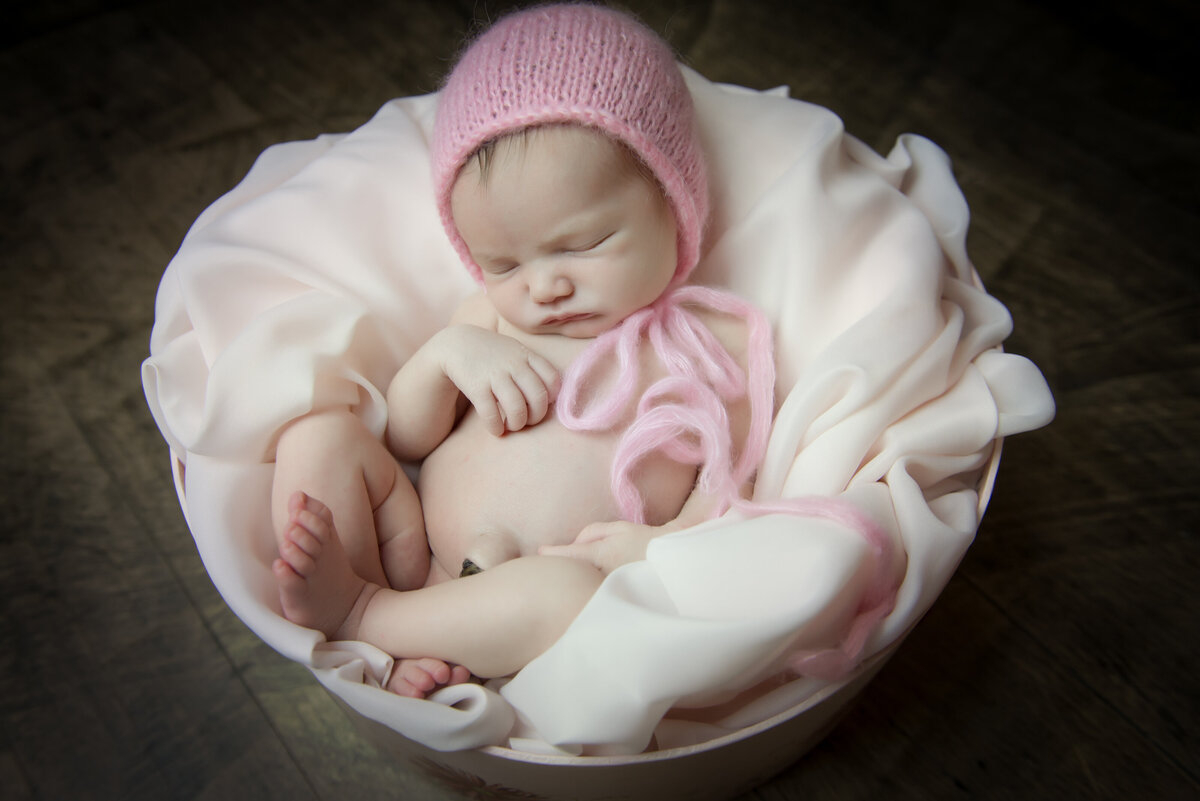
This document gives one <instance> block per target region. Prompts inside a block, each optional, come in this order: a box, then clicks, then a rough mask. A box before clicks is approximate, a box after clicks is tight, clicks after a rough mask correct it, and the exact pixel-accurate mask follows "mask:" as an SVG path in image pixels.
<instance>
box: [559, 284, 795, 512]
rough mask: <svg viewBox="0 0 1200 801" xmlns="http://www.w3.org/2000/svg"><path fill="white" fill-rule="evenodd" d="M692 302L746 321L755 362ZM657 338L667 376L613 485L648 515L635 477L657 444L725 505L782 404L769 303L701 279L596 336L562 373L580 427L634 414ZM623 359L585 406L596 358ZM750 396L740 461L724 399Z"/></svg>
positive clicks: (574, 424) (643, 412) (645, 407)
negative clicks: (728, 344) (760, 305)
mask: <svg viewBox="0 0 1200 801" xmlns="http://www.w3.org/2000/svg"><path fill="white" fill-rule="evenodd" d="M686 306H696V307H703V308H707V309H709V310H711V311H715V312H718V313H720V314H727V315H730V316H734V317H737V318H739V319H742V320H744V321H746V324H747V332H748V342H747V352H748V354H749V356H748V362H749V364H748V369H747V375H746V377H745V378H743V376H742V370H741V367H739V365H738V364H737V362H736V361H735V360H734V359H733V357H732V356H731V355H730V354H729V352H728V351H727V350H726V349H725V347H724V346H723V345H722V344H721V343H720V341H718V340H717V338H716V336H715V335H714V334H713V333H712V332H711V331H710V330H709V329H708V326H706V325H705V324H704V323H703V322H702V321H701V320H700V319H699V318H698V317H697V316H696V315H695V313H693V312H692V311H690V310H688V309H687V308H685V307H686ZM643 341H648V342H649V343H650V345H651V347H652V348H653V350H654V353H655V355H656V356H657V357H658V360H659V362H660V363H661V364H662V365H663V367H665V368H666V371H667V377H666V378H663V379H660V380H659V381H657V382H656V383H654V384H653V385H651V386H650V388H649V389H647V390H646V391H645V392H644V393H643V395H642V397H641V398H640V399H639V401H638V409H637V416H636V418H635V419H634V422H633V423H632V424H630V426H629V427H628V428H627V429H626V430H625V432H624V434H622V436H621V439H620V442H619V443H618V444H617V452H616V455H615V456H614V458H613V466H612V477H613V482H612V483H613V492H614V494H615V496H616V498H617V504H618V508H619V509H620V511H621V514H622V516H623V517H624V518H625V519H626V520H630V521H633V522H637V523H642V522H645V501H644V499H643V498H642V497H641V496H640V494H639V493H638V492H637V489H636V488H635V487H634V485H633V479H632V472H633V469H634V467H635V465H636V464H637V462H638V461H639V460H640V459H642V458H643V457H644V456H646V455H647V454H649V453H651V452H654V451H660V450H661V451H663V452H665V453H666V454H667V455H668V456H669V457H670V458H672V459H674V460H676V461H679V462H683V463H685V464H695V465H697V466H699V467H701V471H700V480H699V486H700V488H701V489H702V490H703V491H705V492H708V493H712V494H714V495H716V496H718V498H719V499H720V503H719V505H718V507H719V508H718V509H717V510H716V512H715V514H721V513H722V512H724V511H725V510H726V509H728V508H729V505H730V504H731V503H732V502H733V501H734V500H735V499H736V498H737V497H738V496H739V492H740V490H741V488H742V486H743V485H744V484H745V483H746V482H747V481H748V480H749V479H750V477H751V476H752V475H753V474H754V471H755V470H756V469H757V467H758V463H759V462H760V461H761V460H762V457H763V454H764V453H765V452H766V447H767V437H768V435H769V433H770V427H771V417H772V412H773V408H774V387H775V363H774V358H773V356H772V349H771V333H770V327H769V326H768V324H767V321H766V318H765V317H764V316H763V314H762V312H760V311H759V310H758V309H756V308H754V307H753V306H752V305H750V304H749V303H747V302H746V301H744V300H742V299H741V298H739V297H737V296H736V295H733V294H731V293H729V292H719V291H717V290H715V289H709V288H707V287H700V286H684V287H680V288H678V289H675V290H672V291H669V292H667V293H665V294H664V295H663V296H662V297H660V298H659V299H658V300H657V301H655V302H654V303H653V304H651V305H650V306H647V307H646V308H644V309H641V310H639V311H636V312H634V313H633V314H631V315H629V317H627V318H625V320H624V321H623V322H622V323H621V324H620V325H618V326H616V327H615V328H612V329H610V330H609V331H606V332H605V333H603V334H601V335H600V336H599V337H597V338H596V341H595V342H593V343H592V344H591V345H590V346H588V348H587V349H586V350H585V351H584V352H583V353H581V354H580V355H579V356H578V357H577V358H576V359H575V361H574V362H572V364H571V366H570V367H569V368H568V369H567V372H566V374H565V375H564V376H563V385H562V389H561V390H560V391H559V395H558V403H557V413H558V419H559V421H560V422H561V423H562V424H563V425H564V426H565V427H567V428H569V429H572V430H574V431H606V430H609V429H611V428H612V427H613V426H615V425H616V424H617V422H618V421H619V420H620V418H621V416H622V415H623V414H624V413H625V410H626V409H627V408H628V405H629V403H630V402H631V401H632V400H633V396H634V393H635V392H636V391H637V387H638V385H639V384H640V379H641V372H640V370H639V364H638V350H639V345H640V343H642V342H643ZM614 358H615V359H616V361H617V365H618V369H617V381H616V383H615V384H614V385H613V387H612V388H611V389H610V390H609V392H608V393H607V394H606V395H605V396H604V397H602V398H599V399H598V400H596V401H594V402H592V403H590V404H588V405H587V407H585V408H584V409H578V408H577V407H578V406H579V401H580V393H581V391H582V389H583V387H584V384H585V383H586V381H587V379H588V378H589V376H590V375H591V374H592V371H593V370H594V369H595V367H596V365H597V364H600V363H602V362H605V361H609V360H611V359H614ZM743 396H746V397H747V398H748V399H749V402H750V430H749V433H748V435H747V437H746V443H745V446H744V447H743V448H742V450H741V453H740V454H739V455H738V458H737V461H736V463H735V462H734V460H733V453H732V451H733V447H732V443H731V441H730V432H729V421H728V418H727V416H726V414H725V406H726V404H728V403H729V402H730V401H733V400H736V399H738V398H740V397H743Z"/></svg>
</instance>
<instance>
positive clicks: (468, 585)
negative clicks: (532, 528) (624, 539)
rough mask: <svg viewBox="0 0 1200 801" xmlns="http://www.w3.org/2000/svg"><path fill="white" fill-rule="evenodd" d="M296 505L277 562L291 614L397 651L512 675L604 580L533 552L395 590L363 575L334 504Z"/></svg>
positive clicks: (337, 635)
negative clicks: (342, 535)
mask: <svg viewBox="0 0 1200 801" xmlns="http://www.w3.org/2000/svg"><path fill="white" fill-rule="evenodd" d="M296 508H297V513H296V514H295V516H294V519H295V524H294V525H291V526H289V527H288V528H287V529H286V531H285V536H284V541H285V545H284V547H282V548H281V549H280V558H279V559H277V560H276V561H275V564H274V566H273V569H274V572H275V578H276V581H277V582H278V583H279V597H280V601H281V602H282V604H283V609H284V614H285V615H286V616H287V618H288V619H289V620H292V621H293V622H296V623H299V624H300V625H303V626H308V627H310V628H317V629H319V630H320V631H322V632H324V633H325V635H326V636H327V637H330V638H331V639H348V640H361V641H363V642H367V643H370V644H372V645H374V646H376V647H377V648H381V649H382V650H384V651H386V652H387V653H389V654H391V655H392V656H394V657H397V658H401V657H404V656H406V655H412V654H423V655H425V656H426V657H432V658H433V659H436V660H441V661H443V662H445V663H447V664H449V665H462V666H464V667H465V668H466V669H467V670H469V671H470V672H471V673H474V674H475V675H477V676H482V677H485V678H493V677H497V676H507V675H510V674H512V673H515V672H516V671H517V670H520V669H521V668H522V667H524V666H525V665H526V664H528V663H529V662H530V661H531V660H532V659H533V658H534V657H536V656H537V655H538V654H540V653H542V651H544V650H546V649H547V648H548V647H550V645H552V644H553V643H554V641H555V640H557V639H558V638H559V637H560V636H561V635H562V633H563V632H564V631H566V628H567V626H568V625H570V623H571V621H572V620H574V619H575V616H576V615H577V614H579V611H580V610H581V609H583V606H584V604H586V603H587V601H588V599H589V598H591V596H592V594H593V593H594V592H595V591H596V588H597V587H599V586H600V581H601V579H602V578H603V577H602V576H601V574H600V571H598V570H597V569H596V568H594V567H592V566H591V565H589V564H587V563H586V562H582V561H579V560H576V559H566V558H562V557H553V556H526V557H522V558H520V559H514V560H513V561H511V562H505V563H503V564H500V565H497V566H496V567H494V568H492V569H490V570H487V571H485V572H483V573H480V574H478V575H476V576H470V577H468V578H463V579H457V580H454V581H446V582H443V583H441V584H436V585H433V586H430V587H425V588H422V589H417V590H410V591H408V592H401V591H398V590H392V589H388V588H384V587H381V586H379V585H378V584H373V583H371V582H368V581H365V580H363V579H362V578H360V577H359V576H357V575H355V573H354V571H353V569H352V568H351V566H350V560H349V557H348V555H347V554H346V552H345V550H344V549H343V548H342V547H341V543H340V542H339V541H338V538H337V532H336V531H335V530H334V528H333V525H332V519H331V518H330V516H329V511H328V509H327V508H325V507H324V506H323V505H321V504H319V503H317V502H316V501H312V500H311V499H301V501H300V502H299V503H298V504H297V506H296ZM412 662H413V660H406V661H405V663H404V664H408V665H410V666H411V664H412ZM401 670H402V671H403V670H405V668H404V667H403V666H402V667H401Z"/></svg>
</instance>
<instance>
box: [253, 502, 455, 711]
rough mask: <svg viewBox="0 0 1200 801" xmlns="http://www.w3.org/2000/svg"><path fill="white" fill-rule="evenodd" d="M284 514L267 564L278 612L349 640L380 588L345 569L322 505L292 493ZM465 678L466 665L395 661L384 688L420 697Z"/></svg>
mask: <svg viewBox="0 0 1200 801" xmlns="http://www.w3.org/2000/svg"><path fill="white" fill-rule="evenodd" d="M289 513H290V521H291V522H290V525H289V526H288V527H287V529H286V530H285V532H284V540H283V546H282V547H281V548H280V557H279V559H277V560H276V561H275V563H274V564H273V565H272V571H273V572H274V574H275V580H276V583H277V584H278V585H279V599H280V602H281V604H282V605H283V611H284V616H285V617H286V618H287V619H288V620H291V621H292V622H294V623H298V624H300V625H302V626H306V627H308V628H314V629H317V630H319V631H321V632H323V633H324V634H325V635H326V636H327V637H328V638H330V639H333V640H339V639H349V638H351V637H352V636H353V633H354V632H355V630H356V629H357V625H358V623H357V621H358V620H359V619H360V618H361V609H362V608H363V607H364V606H365V604H366V603H367V602H368V601H369V600H370V597H371V596H372V595H374V593H375V592H377V591H379V590H380V588H379V587H378V585H374V584H371V583H369V582H367V581H365V580H364V579H362V578H361V577H360V576H358V575H357V574H356V573H355V572H354V570H353V569H352V568H351V567H350V559H349V557H348V556H347V555H346V552H345V550H344V549H343V548H342V545H341V541H340V540H339V538H338V535H337V530H336V529H335V528H334V527H333V519H332V517H331V516H330V513H329V509H328V507H326V506H325V505H324V504H322V503H321V502H320V501H317V500H315V499H313V498H309V497H307V496H305V495H304V494H303V493H299V492H298V493H296V494H295V495H294V496H293V497H292V499H291V503H290V504H289ZM470 678H471V672H470V671H469V670H467V669H466V668H464V667H462V666H461V665H447V664H446V663H445V662H443V661H441V660H440V659H432V658H424V659H401V660H397V662H396V664H395V665H394V666H393V668H392V673H391V676H390V677H389V679H388V684H387V687H388V689H389V690H391V691H392V692H394V693H397V694H399V695H404V696H409V697H412V698H424V697H425V696H426V695H427V694H428V693H429V692H431V691H432V690H434V689H436V688H437V687H439V686H444V685H448V684H461V683H462V682H465V681H469V680H470Z"/></svg>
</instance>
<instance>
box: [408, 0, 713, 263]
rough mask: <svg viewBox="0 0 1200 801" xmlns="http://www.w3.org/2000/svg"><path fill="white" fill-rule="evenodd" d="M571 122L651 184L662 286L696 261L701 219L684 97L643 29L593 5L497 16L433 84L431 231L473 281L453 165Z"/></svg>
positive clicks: (665, 52) (699, 183)
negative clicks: (663, 229) (626, 156)
mask: <svg viewBox="0 0 1200 801" xmlns="http://www.w3.org/2000/svg"><path fill="white" fill-rule="evenodd" d="M551 123H577V124H580V125H586V126H589V127H592V128H596V129H599V130H601V131H603V132H605V133H607V134H608V135H609V136H611V137H613V138H614V139H617V140H618V141H620V142H623V143H624V144H625V145H626V146H628V147H629V149H630V150H632V151H633V152H634V153H635V154H637V155H638V157H640V158H641V159H642V161H643V162H645V164H646V165H647V166H648V167H649V169H650V171H651V172H652V173H653V174H654V176H655V177H656V178H657V179H658V182H659V183H660V184H661V185H662V187H663V189H664V191H665V193H666V197H667V200H668V202H669V203H670V205H671V208H672V210H673V211H674V213H675V220H676V225H677V229H678V263H677V265H676V269H675V277H674V279H673V281H672V285H673V286H677V285H679V284H681V283H683V281H684V280H685V279H686V278H687V276H688V274H689V273H691V271H692V268H694V267H695V266H696V262H697V261H698V260H699V258H700V239H701V235H702V233H703V229H704V224H705V221H706V220H707V218H708V189H707V183H706V179H705V173H704V159H703V156H702V154H701V152H700V145H699V142H698V141H697V137H696V132H695V125H694V121H693V111H692V98H691V95H690V94H689V93H688V90H687V86H686V85H685V84H684V80H683V74H682V73H681V72H680V70H679V67H678V65H677V64H676V62H675V56H674V54H673V53H672V52H671V50H670V48H669V47H668V46H667V44H666V42H664V41H663V40H662V39H660V38H659V37H658V36H657V35H656V34H655V33H654V32H653V31H651V30H650V29H649V28H647V27H645V26H644V25H642V24H641V23H640V22H638V21H636V20H634V19H633V18H631V17H629V16H627V15H625V14H622V13H619V12H617V11H613V10H611V9H607V8H604V7H601V6H593V5H586V4H563V5H549V6H540V7H536V8H532V9H527V10H524V11H520V12H517V13H514V14H511V15H509V16H506V17H504V18H502V19H501V20H499V21H498V22H497V23H496V24H495V25H493V26H492V27H491V28H490V29H488V30H487V31H486V32H485V33H484V34H483V35H482V36H480V37H479V38H478V39H477V40H475V42H474V43H473V44H472V45H471V46H470V47H469V48H468V49H467V51H466V52H465V53H464V54H463V56H462V58H461V60H460V61H459V62H458V65H457V66H456V67H455V68H454V71H453V72H452V73H451V74H450V77H449V78H448V79H447V81H446V85H445V87H444V88H443V89H442V93H441V98H440V100H439V104H438V110H437V119H436V120H435V123H434V129H433V143H432V158H433V186H434V192H435V196H436V199H437V204H438V211H439V213H440V214H441V218H442V224H443V225H444V226H445V228H446V233H447V234H448V235H449V237H450V241H451V242H452V243H453V245H454V248H455V250H457V251H458V254H459V256H461V257H462V260H463V263H464V264H466V266H467V269H468V270H470V272H471V274H472V275H473V276H474V277H475V279H476V280H478V281H482V280H483V279H482V274H481V271H480V269H479V265H477V264H476V263H475V261H474V260H473V259H472V258H471V254H470V252H469V251H468V250H467V246H466V243H465V242H463V239H462V237H461V236H460V235H459V233H458V228H457V227H456V226H455V224H454V219H453V218H452V216H451V214H450V190H451V189H452V188H453V186H454V182H455V180H456V179H457V177H458V172H459V170H460V169H461V168H462V166H463V164H464V163H465V162H466V161H467V160H468V159H469V158H470V157H471V156H472V155H473V154H474V153H475V151H476V150H478V149H479V147H480V146H481V145H483V144H484V143H486V142H488V141H489V140H492V139H495V138H497V137H499V136H501V135H503V134H506V133H512V132H514V131H518V130H520V129H523V128H528V127H531V126H536V125H545V124H551Z"/></svg>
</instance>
